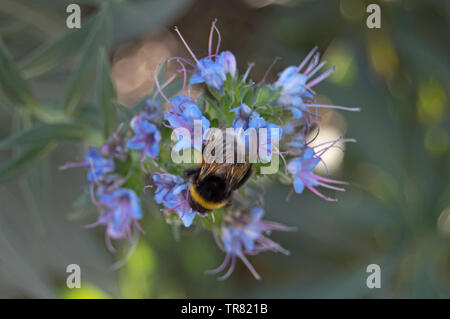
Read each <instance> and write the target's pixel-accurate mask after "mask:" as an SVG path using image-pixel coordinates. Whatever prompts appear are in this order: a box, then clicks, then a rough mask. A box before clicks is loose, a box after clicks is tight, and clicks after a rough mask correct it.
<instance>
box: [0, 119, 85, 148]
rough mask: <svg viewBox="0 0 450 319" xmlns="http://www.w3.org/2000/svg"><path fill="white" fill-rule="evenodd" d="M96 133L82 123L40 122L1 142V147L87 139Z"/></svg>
mask: <svg viewBox="0 0 450 319" xmlns="http://www.w3.org/2000/svg"><path fill="white" fill-rule="evenodd" d="M93 135H94V134H93V133H92V132H91V130H90V129H89V128H87V127H86V126H83V125H80V124H72V123H62V124H39V125H36V126H34V127H32V128H30V129H28V130H24V131H22V132H19V133H17V134H15V135H12V136H10V137H8V138H6V139H5V140H3V141H1V142H0V149H7V148H12V147H21V146H31V145H45V144H48V143H50V142H52V141H56V140H85V139H89V137H90V136H93Z"/></svg>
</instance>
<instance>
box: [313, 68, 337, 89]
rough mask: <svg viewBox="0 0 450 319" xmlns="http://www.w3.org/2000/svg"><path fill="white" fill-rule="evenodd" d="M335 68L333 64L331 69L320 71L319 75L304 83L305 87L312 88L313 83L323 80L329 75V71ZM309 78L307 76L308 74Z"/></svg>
mask: <svg viewBox="0 0 450 319" xmlns="http://www.w3.org/2000/svg"><path fill="white" fill-rule="evenodd" d="M335 69H336V67H335V66H333V67H332V68H331V69H329V70H328V71H326V72H324V73H322V74H321V75H319V76H318V77H317V78H315V79H314V80H312V81H311V82H309V83H308V84H306V88H308V89H309V88H312V87H313V86H314V85H316V84H318V83H319V82H321V81H323V80H324V79H326V78H327V77H329V76H330V74H331V73H333V72H334V70H335ZM308 78H309V76H308Z"/></svg>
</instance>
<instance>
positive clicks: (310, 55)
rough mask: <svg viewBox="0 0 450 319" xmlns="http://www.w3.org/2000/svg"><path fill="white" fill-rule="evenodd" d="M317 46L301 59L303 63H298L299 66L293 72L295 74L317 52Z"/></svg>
mask: <svg viewBox="0 0 450 319" xmlns="http://www.w3.org/2000/svg"><path fill="white" fill-rule="evenodd" d="M317 49H318V46H315V47H314V48H313V49H312V50H311V51H310V52H309V53H308V55H307V56H306V57H305V58H304V59H303V61H302V62H301V63H300V65H299V66H298V67H297V69H296V70H295V73H298V72H300V71H301V70H302V69H303V67H304V66H305V65H306V63H308V61H309V59H311V57H312V55H313V54H314V53H315V52H316V51H317Z"/></svg>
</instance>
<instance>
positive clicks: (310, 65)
mask: <svg viewBox="0 0 450 319" xmlns="http://www.w3.org/2000/svg"><path fill="white" fill-rule="evenodd" d="M318 62H319V53H316V54H315V55H314V57H313V58H312V60H311V62H310V63H309V65H308V67H307V68H306V70H305V72H304V73H303V74H304V75H308V73H309V72H310V71H311V70H312V69H313V68H314V67H315V66H316V65H317V63H318Z"/></svg>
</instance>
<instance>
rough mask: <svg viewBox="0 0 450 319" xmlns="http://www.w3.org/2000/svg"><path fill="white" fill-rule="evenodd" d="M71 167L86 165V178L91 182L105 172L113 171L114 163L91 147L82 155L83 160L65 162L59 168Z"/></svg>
mask: <svg viewBox="0 0 450 319" xmlns="http://www.w3.org/2000/svg"><path fill="white" fill-rule="evenodd" d="M71 167H88V168H89V171H88V175H87V179H88V180H89V181H90V182H91V183H93V182H95V181H98V180H99V179H101V178H102V177H103V176H104V175H105V174H108V173H111V172H113V171H114V169H115V164H114V161H113V160H112V159H111V158H105V157H103V156H101V155H100V153H99V152H98V151H97V150H94V149H91V150H89V152H87V154H86V155H85V156H84V161H81V162H72V163H67V164H65V165H63V166H61V167H60V169H67V168H71Z"/></svg>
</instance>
